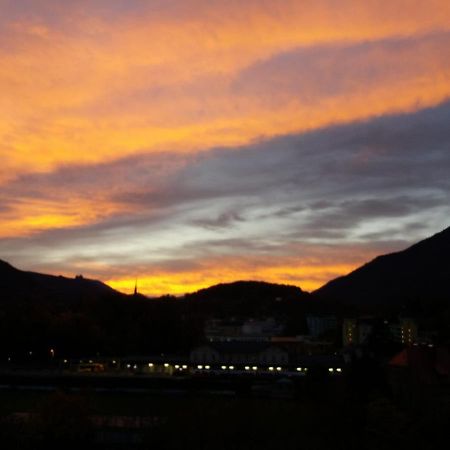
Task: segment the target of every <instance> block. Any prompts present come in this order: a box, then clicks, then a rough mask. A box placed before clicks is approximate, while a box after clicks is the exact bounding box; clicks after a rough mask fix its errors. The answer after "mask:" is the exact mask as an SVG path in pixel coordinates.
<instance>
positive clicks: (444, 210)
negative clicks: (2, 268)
mask: <svg viewBox="0 0 450 450" xmlns="http://www.w3.org/2000/svg"><path fill="white" fill-rule="evenodd" d="M0 157H1V164H0V259H3V260H6V261H8V262H10V263H12V264H13V265H15V266H17V267H19V268H21V269H26V270H33V271H39V272H46V273H53V274H63V275H67V276H74V275H76V274H78V273H81V274H83V275H84V276H86V277H89V278H98V279H101V280H103V281H105V282H107V283H108V284H109V285H111V286H112V287H114V288H117V289H119V290H121V291H123V292H130V291H131V290H132V289H133V288H134V283H135V280H136V279H138V280H139V281H138V282H139V288H140V291H141V292H143V293H145V294H148V295H160V294H164V293H171V294H176V295H178V294H182V293H184V292H190V291H193V290H196V289H198V288H201V287H206V286H209V285H212V284H215V283H218V282H228V281H234V280H238V279H256V280H265V281H270V282H278V283H288V284H295V285H298V286H300V287H302V288H303V289H305V290H313V289H315V288H317V287H319V286H321V285H322V284H323V283H324V282H326V281H328V280H330V279H332V278H334V277H336V276H338V275H342V274H345V273H347V272H349V271H350V270H352V269H354V268H355V267H357V266H358V265H360V264H362V263H364V262H366V261H368V260H370V259H371V258H373V257H374V256H376V255H378V254H380V253H386V252H391V251H396V250H400V249H402V248H404V247H406V246H408V245H410V244H411V243H414V242H416V241H418V240H420V239H422V238H424V237H427V236H429V235H431V234H433V233H435V232H438V231H440V230H442V229H444V228H446V227H447V226H449V225H450V1H448V0H427V1H423V0H420V1H419V0H417V1H416V0H367V1H361V0H245V1H244V0H148V1H145V0H89V1H88V0H64V1H63V0H0Z"/></svg>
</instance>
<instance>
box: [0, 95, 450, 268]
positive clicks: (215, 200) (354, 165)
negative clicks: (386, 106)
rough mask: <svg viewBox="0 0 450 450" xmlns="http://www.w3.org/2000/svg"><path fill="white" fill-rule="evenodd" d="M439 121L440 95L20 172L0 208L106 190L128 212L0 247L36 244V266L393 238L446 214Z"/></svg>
mask: <svg viewBox="0 0 450 450" xmlns="http://www.w3.org/2000/svg"><path fill="white" fill-rule="evenodd" d="M449 123H450V102H447V103H444V104H442V105H440V106H438V107H435V108H430V109H426V110H422V111H419V112H417V113H414V114H405V115H393V116H386V117H380V118H375V119H372V120H368V121H365V122H359V123H353V124H349V125H345V126H335V127H329V128H324V129H321V130H318V131H315V132H311V133H304V134H300V135H290V136H284V137H280V138H276V139H272V140H269V141H262V142H256V143H254V144H252V145H248V146H246V147H242V148H239V149H236V150H234V151H230V150H229V149H220V148H218V149H213V150H210V151H209V152H205V153H204V154H201V155H197V156H181V155H180V156H179V157H174V156H173V155H171V156H167V155H163V154H160V155H154V154H153V155H147V156H145V155H144V156H139V157H135V158H127V159H123V160H120V161H115V162H113V163H108V164H104V165H98V166H95V167H81V166H80V167H76V168H74V167H66V168H61V169H60V170H57V171H55V172H52V173H49V174H29V175H23V176H22V177H20V178H19V179H17V180H15V181H13V182H11V183H10V184H9V185H7V186H4V187H3V189H2V192H1V193H0V208H3V209H5V208H9V207H10V206H11V205H12V204H14V202H16V201H18V199H20V201H22V202H26V201H28V200H33V199H42V198H43V199H46V200H49V201H52V200H54V201H55V202H58V201H61V199H63V198H64V196H65V195H66V194H67V193H68V192H70V193H71V196H73V194H74V193H75V194H76V195H79V196H81V197H83V196H93V197H95V195H96V193H97V192H102V193H103V194H104V193H105V192H107V193H108V194H107V197H106V199H107V200H108V201H110V202H113V203H116V204H117V205H119V206H120V205H128V206H130V205H132V206H133V208H134V209H133V210H134V213H129V212H127V213H120V209H119V212H118V213H117V214H115V215H112V216H108V217H106V218H105V219H102V220H99V221H98V222H97V223H95V224H91V225H86V226H84V227H77V228H73V229H63V230H51V231H49V232H43V233H40V234H37V235H34V236H29V237H27V238H23V239H21V238H15V239H3V240H0V255H1V257H3V258H5V259H11V260H12V261H13V262H15V263H17V264H18V265H26V262H27V261H30V260H35V259H37V258H38V255H40V254H43V253H45V255H46V260H45V261H41V267H44V265H45V267H50V266H52V265H53V266H55V265H58V267H70V268H72V267H74V266H72V264H71V263H70V261H71V260H73V261H77V265H76V267H78V264H79V262H80V261H91V262H95V261H97V262H98V261H104V262H107V263H108V264H109V265H110V266H114V265H115V267H118V266H120V264H124V265H128V264H130V265H131V264H132V263H133V264H136V267H138V266H139V264H142V265H146V264H147V265H152V264H156V263H157V264H158V265H159V266H161V265H164V264H166V265H170V264H171V263H170V261H178V262H179V264H182V263H181V262H180V261H183V260H185V259H190V258H191V257H193V256H194V255H195V257H198V258H201V257H202V256H204V257H210V256H211V255H212V256H217V255H220V254H231V253H234V254H236V255H239V254H242V255H244V254H250V255H251V254H253V255H259V254H261V255H264V254H269V253H272V254H273V255H277V257H280V258H281V257H282V255H283V254H284V255H287V254H291V252H292V251H293V250H292V249H293V248H296V247H295V245H296V244H298V243H303V244H305V243H309V244H311V245H313V244H314V243H317V242H321V243H322V245H323V244H324V243H334V244H336V245H339V246H341V247H340V248H343V247H342V246H345V245H351V244H354V243H356V242H360V243H361V242H365V243H366V244H368V242H369V241H375V243H374V245H375V246H378V247H377V248H379V249H380V252H381V251H384V250H386V249H389V248H401V247H397V246H398V245H400V244H403V245H406V244H408V243H412V242H414V241H415V240H417V239H419V238H422V237H425V236H427V235H428V234H431V233H432V232H435V231H438V230H440V229H443V228H444V227H445V226H448V225H449V217H450V178H449V177H448V174H449V173H450V128H449V127H448V124H449ZM389 245H391V247H389ZM114 247H117V249H115V250H111V249H112V248H114ZM43 248H45V252H42V249H43ZM107 249H109V250H107ZM289 249H290V250H289ZM308 251H310V252H311V247H308ZM180 254H183V255H186V258H184V257H182V258H180ZM124 255H126V256H124ZM83 258H84V259H83ZM64 264H66V266H64ZM174 264H175V263H174ZM176 264H178V263H176ZM110 266H108V267H110ZM177 267H178V266H177ZM74 268H75V267H74ZM98 270H100V269H98Z"/></svg>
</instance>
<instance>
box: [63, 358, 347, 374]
mask: <svg viewBox="0 0 450 450" xmlns="http://www.w3.org/2000/svg"><path fill="white" fill-rule="evenodd" d="M67 362H68V361H67V360H66V359H65V360H64V363H67ZM80 362H83V361H80ZM89 363H90V364H92V363H93V361H92V360H89ZM112 363H113V364H116V361H112ZM154 366H155V365H154V364H153V363H148V367H150V368H152V367H154ZM126 367H127V369H131V367H132V366H131V364H127V366H126ZM164 367H165V368H168V367H170V364H169V363H164ZM137 368H138V366H137V364H134V365H133V369H137ZM174 368H175V369H177V370H186V369H187V368H188V366H187V365H186V364H183V365H179V364H175V365H174ZM220 368H221V369H222V370H234V369H235V367H234V366H221V367H220ZM197 369H198V370H210V369H211V366H209V365H205V366H204V365H201V364H199V365H197ZM244 369H245V370H246V371H250V370H252V371H256V370H258V367H257V366H245V367H244ZM268 370H269V372H274V371H277V372H281V371H282V370H283V369H282V367H279V366H278V367H274V366H270V367H268ZM296 371H297V372H307V371H308V368H307V367H297V368H296ZM328 372H330V373H334V372H337V373H341V372H342V369H341V368H340V367H337V368H334V367H329V368H328Z"/></svg>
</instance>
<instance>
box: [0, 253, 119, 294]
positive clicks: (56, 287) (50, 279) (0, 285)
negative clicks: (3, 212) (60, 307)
mask: <svg viewBox="0 0 450 450" xmlns="http://www.w3.org/2000/svg"><path fill="white" fill-rule="evenodd" d="M112 294H117V295H120V294H119V293H118V292H117V291H115V290H114V289H112V288H110V287H109V286H107V285H106V284H104V283H102V282H100V281H97V280H89V279H86V278H83V277H82V276H79V277H76V278H66V277H62V276H53V275H44V274H40V273H35V272H25V271H22V270H19V269H16V268H15V267H13V266H11V265H10V264H8V263H7V262H5V261H2V260H0V301H8V300H14V301H17V300H18V299H22V300H26V299H29V300H31V299H33V300H39V299H42V300H46V301H48V300H51V299H61V298H62V299H64V300H66V301H67V302H70V301H74V300H77V299H79V298H97V297H99V296H104V295H112Z"/></svg>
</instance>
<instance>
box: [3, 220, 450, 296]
mask: <svg viewBox="0 0 450 450" xmlns="http://www.w3.org/2000/svg"><path fill="white" fill-rule="evenodd" d="M448 230H450V226H449V227H446V228H444V229H443V230H439V231H436V232H435V233H433V234H432V235H431V236H425V237H424V238H423V239H421V240H420V241H418V242H414V243H413V244H411V246H408V247H406V248H403V249H401V250H399V251H397V252H391V253H387V254H384V255H377V256H376V257H375V258H374V259H376V258H378V257H379V256H389V255H392V254H396V253H402V252H404V251H406V250H409V249H410V248H411V247H414V246H415V245H417V244H420V243H421V242H423V241H426V240H428V239H431V238H434V237H436V236H437V235H440V234H441V233H444V232H445V231H448ZM374 259H371V260H370V261H365V262H364V263H363V264H362V265H361V266H359V267H356V268H355V269H353V270H352V271H351V272H348V273H345V274H343V275H340V276H338V277H337V278H340V277H345V276H347V275H350V274H351V273H353V272H354V271H355V270H358V269H360V268H361V267H363V266H365V265H366V264H369V263H371V262H372V261H374ZM0 263H5V264H6V265H9V266H11V267H12V268H13V269H16V270H19V271H21V272H30V271H28V270H26V269H24V268H20V267H15V266H13V265H12V264H10V263H9V262H8V261H5V260H3V259H1V258H0ZM33 273H37V274H39V275H50V276H53V277H60V276H63V277H64V278H67V279H71V280H74V279H76V278H78V277H80V276H81V277H82V278H83V279H85V280H88V281H97V282H101V283H103V284H105V285H107V286H109V287H110V288H113V289H114V290H116V291H117V292H120V293H122V294H125V295H131V294H132V293H136V292H137V293H138V294H139V295H143V296H144V297H148V298H150V299H151V298H154V299H157V298H160V297H165V296H173V297H176V298H181V297H183V296H186V295H189V294H195V293H197V292H198V291H200V290H204V289H209V288H212V287H214V286H218V285H227V284H237V283H264V284H273V285H279V286H289V287H296V288H299V289H300V290H301V291H302V292H304V293H306V294H313V293H314V292H315V291H316V290H319V289H321V288H322V287H324V286H326V285H327V284H329V283H330V282H332V281H334V280H336V279H337V278H333V279H330V280H327V281H325V282H324V283H323V284H322V285H320V286H319V287H318V288H317V289H314V290H306V289H304V288H303V287H302V286H300V285H296V284H287V283H277V282H269V281H267V280H263V279H235V280H231V281H226V282H219V283H215V284H212V285H208V286H204V287H201V288H199V289H196V290H193V291H185V292H182V293H177V294H171V293H162V294H161V293H158V294H153V295H152V293H145V294H143V293H141V292H140V290H139V280H134V283H135V284H134V285H133V288H132V289H130V288H128V289H127V290H126V291H121V290H119V289H116V288H114V287H113V286H111V285H110V284H108V283H107V282H105V281H104V280H101V279H94V278H89V277H85V276H84V274H82V273H79V274H72V275H61V274H56V273H39V272H33ZM135 289H136V290H135Z"/></svg>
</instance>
